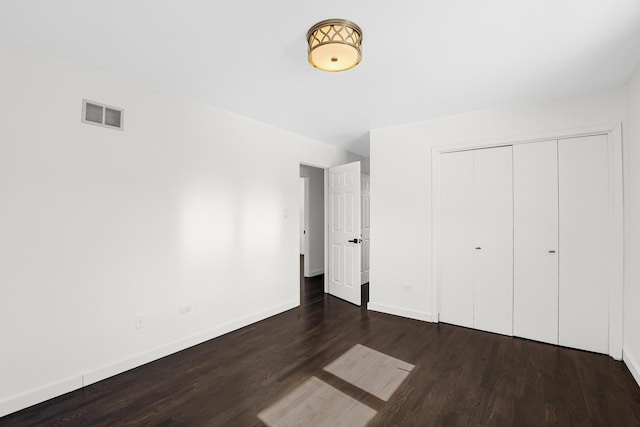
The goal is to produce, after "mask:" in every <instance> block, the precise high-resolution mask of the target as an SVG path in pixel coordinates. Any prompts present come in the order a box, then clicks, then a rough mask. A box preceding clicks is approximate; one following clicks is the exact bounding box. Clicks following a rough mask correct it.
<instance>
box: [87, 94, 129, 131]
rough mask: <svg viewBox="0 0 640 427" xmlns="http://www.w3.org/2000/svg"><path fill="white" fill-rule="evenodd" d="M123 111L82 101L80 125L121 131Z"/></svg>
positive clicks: (97, 103)
mask: <svg viewBox="0 0 640 427" xmlns="http://www.w3.org/2000/svg"><path fill="white" fill-rule="evenodd" d="M123 120H124V110H123V109H122V108H117V107H111V106H109V105H105V104H100V103H99V102H93V101H89V100H87V99H83V100H82V123H88V124H90V125H98V126H104V127H107V128H111V129H120V130H122V122H123Z"/></svg>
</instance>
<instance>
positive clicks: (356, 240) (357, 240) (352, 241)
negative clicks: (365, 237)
mask: <svg viewBox="0 0 640 427" xmlns="http://www.w3.org/2000/svg"><path fill="white" fill-rule="evenodd" d="M360 242H362V240H360V239H351V240H349V243H360Z"/></svg>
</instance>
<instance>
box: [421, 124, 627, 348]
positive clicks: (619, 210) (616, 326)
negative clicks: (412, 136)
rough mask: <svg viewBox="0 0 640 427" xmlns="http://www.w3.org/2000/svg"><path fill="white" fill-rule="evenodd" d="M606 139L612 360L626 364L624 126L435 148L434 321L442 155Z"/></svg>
mask: <svg viewBox="0 0 640 427" xmlns="http://www.w3.org/2000/svg"><path fill="white" fill-rule="evenodd" d="M591 135H606V136H607V146H608V154H609V221H610V227H611V228H610V229H611V230H612V233H611V238H610V242H609V245H610V246H609V251H608V252H609V254H610V257H609V266H610V269H609V277H610V281H609V352H608V354H609V356H611V357H612V358H614V359H617V360H622V337H623V323H622V322H623V320H622V319H623V309H624V303H623V292H624V290H623V248H624V243H623V226H624V223H623V193H622V191H623V187H622V125H621V123H613V124H608V125H599V126H591V127H584V128H577V129H569V130H562V131H548V132H540V133H536V134H530V135H524V136H520V137H507V138H495V139H490V140H471V141H466V142H461V143H456V144H449V145H440V146H434V147H432V148H431V183H432V184H431V185H432V187H431V215H432V223H431V233H432V238H433V239H432V248H431V265H432V270H431V284H432V286H431V313H432V316H431V317H432V321H433V322H436V323H437V322H438V321H439V316H440V286H441V277H440V271H439V270H440V267H439V266H440V264H439V263H440V257H439V248H440V222H441V219H440V155H441V154H444V153H451V152H456V151H463V150H472V149H476V148H490V147H501V146H508V145H517V144H525V143H535V142H542V141H548V140H551V139H564V138H575V137H581V136H591Z"/></svg>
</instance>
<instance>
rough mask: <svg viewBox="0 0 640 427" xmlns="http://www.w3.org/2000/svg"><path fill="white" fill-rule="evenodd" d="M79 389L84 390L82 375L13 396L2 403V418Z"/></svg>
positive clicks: (0, 406)
mask: <svg viewBox="0 0 640 427" xmlns="http://www.w3.org/2000/svg"><path fill="white" fill-rule="evenodd" d="M79 388H82V375H78V376H74V377H71V378H67V379H64V380H61V381H58V382H55V383H52V384H47V385H45V386H43V387H40V388H37V389H33V390H29V391H28V392H26V393H22V394H19V395H16V396H12V397H10V398H9V399H6V400H3V401H1V402H0V417H4V416H5V415H9V414H12V413H14V412H17V411H19V410H21V409H24V408H28V407H29V406H33V405H35V404H37V403H40V402H44V401H45V400H49V399H51V398H53V397H56V396H61V395H63V394H65V393H69V392H70V391H73V390H77V389H79Z"/></svg>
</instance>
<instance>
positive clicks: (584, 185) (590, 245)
mask: <svg viewBox="0 0 640 427" xmlns="http://www.w3.org/2000/svg"><path fill="white" fill-rule="evenodd" d="M558 165H559V166H558V172H559V196H560V197H559V204H560V206H559V207H560V209H559V223H560V227H559V229H560V233H559V254H560V256H559V266H560V290H559V305H560V315H559V343H560V345H564V346H568V347H575V348H580V349H583V350H590V351H595V352H599V353H608V351H609V286H610V285H609V281H610V274H609V272H610V271H611V267H610V259H609V248H610V242H609V236H610V231H609V224H610V217H609V206H610V202H609V161H608V146H607V137H606V136H604V135H602V136H590V137H582V138H571V139H563V140H560V141H558Z"/></svg>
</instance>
